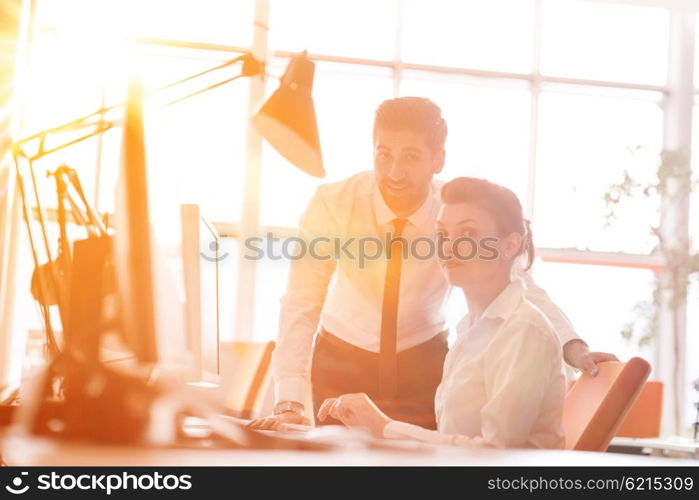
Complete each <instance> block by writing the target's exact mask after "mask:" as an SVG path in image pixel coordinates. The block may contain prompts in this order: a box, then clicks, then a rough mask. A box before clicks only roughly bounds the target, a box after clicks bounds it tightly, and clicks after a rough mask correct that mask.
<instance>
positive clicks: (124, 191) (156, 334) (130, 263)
mask: <svg viewBox="0 0 699 500" xmlns="http://www.w3.org/2000/svg"><path fill="white" fill-rule="evenodd" d="M146 121H147V120H146ZM146 128H147V127H144V113H143V104H142V90H141V87H140V85H139V84H138V82H134V81H132V82H131V83H130V84H129V89H128V94H127V101H126V106H125V116H124V123H123V142H122V158H121V166H120V172H119V179H118V181H117V196H116V206H115V214H114V228H115V235H114V270H115V281H116V286H117V295H118V302H119V317H120V329H119V330H120V332H121V337H122V340H123V341H124V343H125V344H126V345H127V347H128V348H129V349H130V350H131V351H132V352H133V353H134V355H135V357H136V359H138V360H139V361H141V362H143V363H157V364H158V365H161V366H163V367H167V368H168V369H170V368H172V369H179V368H181V369H184V368H185V365H186V362H187V358H188V354H187V347H186V337H185V329H184V326H183V323H184V318H185V316H184V304H183V302H184V301H183V298H182V297H180V296H178V293H177V291H178V290H181V289H182V287H181V286H178V285H180V284H181V280H182V279H183V278H182V276H181V274H182V273H181V269H182V250H181V233H180V224H179V217H180V214H179V210H178V205H177V204H173V203H172V202H168V199H167V196H168V193H174V191H175V190H174V189H173V188H172V187H171V186H170V185H168V182H171V179H172V175H171V172H168V171H167V169H166V168H164V167H165V165H163V164H162V161H161V162H159V161H158V158H157V155H156V154H154V153H153V151H156V152H157V150H158V147H157V146H158V145H157V144H156V147H155V148H153V147H150V146H151V142H152V139H155V141H156V142H158V141H159V140H160V141H163V143H162V144H161V146H162V147H166V146H167V144H166V142H165V140H166V138H162V137H158V134H157V130H156V131H154V132H156V133H154V134H151V130H149V131H148V132H149V133H148V134H147V135H148V144H149V147H148V148H146V139H145V137H146V134H144V130H145V129H146ZM146 163H149V164H151V165H150V167H151V168H148V169H147V168H146ZM178 281H179V283H178Z"/></svg>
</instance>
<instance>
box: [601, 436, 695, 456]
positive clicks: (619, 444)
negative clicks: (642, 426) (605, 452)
mask: <svg viewBox="0 0 699 500" xmlns="http://www.w3.org/2000/svg"><path fill="white" fill-rule="evenodd" d="M610 447H612V448H626V449H632V450H636V451H637V452H638V453H642V454H648V455H653V456H665V455H670V456H681V457H687V458H694V459H699V442H697V441H694V440H692V439H689V438H683V437H680V436H670V437H666V438H628V437H615V438H614V439H612V442H611V444H610Z"/></svg>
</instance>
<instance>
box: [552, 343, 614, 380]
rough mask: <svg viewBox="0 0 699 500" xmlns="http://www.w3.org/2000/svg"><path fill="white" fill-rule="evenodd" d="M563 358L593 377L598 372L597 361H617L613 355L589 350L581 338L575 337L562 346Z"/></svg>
mask: <svg viewBox="0 0 699 500" xmlns="http://www.w3.org/2000/svg"><path fill="white" fill-rule="evenodd" d="M563 359H565V361H566V363H568V364H569V365H570V366H572V367H573V368H577V369H578V370H584V371H586V372H588V373H589V374H590V375H592V376H593V377H594V376H595V375H597V373H599V368H597V363H601V362H603V361H619V359H618V358H617V357H616V356H615V355H614V354H610V353H606V352H590V349H588V347H587V344H585V342H583V341H582V340H579V339H575V340H571V341H569V342H566V344H565V345H564V346H563Z"/></svg>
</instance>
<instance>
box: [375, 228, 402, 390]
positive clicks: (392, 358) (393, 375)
mask: <svg viewBox="0 0 699 500" xmlns="http://www.w3.org/2000/svg"><path fill="white" fill-rule="evenodd" d="M392 222H393V228H394V230H393V235H392V237H391V243H390V249H388V252H389V254H388V262H387V263H386V280H385V281H384V289H383V307H382V309H381V346H380V352H379V394H380V395H381V398H382V399H393V398H395V397H396V395H397V393H398V362H397V361H398V359H397V352H396V351H397V349H396V339H397V333H398V332H397V330H398V294H399V291H400V270H401V264H402V262H403V240H402V239H401V235H402V234H403V228H404V227H405V223H406V222H407V219H393V221H392Z"/></svg>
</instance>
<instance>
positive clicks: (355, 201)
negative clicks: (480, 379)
mask: <svg viewBox="0 0 699 500" xmlns="http://www.w3.org/2000/svg"><path fill="white" fill-rule="evenodd" d="M446 136H447V126H446V123H445V121H444V119H443V118H442V116H441V110H440V109H439V107H438V106H436V105H435V104H434V103H432V102H431V101H429V100H428V99H424V98H418V97H401V98H397V99H391V100H388V101H385V102H383V103H382V104H381V105H380V106H379V108H378V109H377V111H376V117H375V121H374V170H373V172H362V173H359V174H356V175H354V176H352V177H350V178H348V179H346V180H344V181H340V182H336V183H332V184H325V185H322V186H320V187H319V188H318V189H317V191H316V193H315V195H314V197H313V199H312V200H311V201H310V203H309V205H308V207H307V209H306V211H305V212H304V214H303V215H302V217H301V221H300V225H299V232H300V234H299V235H300V237H301V238H302V239H303V240H304V241H305V242H306V243H307V245H306V246H307V249H308V250H309V251H308V252H306V254H305V255H304V256H303V257H301V258H298V259H297V260H294V261H292V263H291V270H290V273H289V284H288V290H287V293H286V295H285V296H284V297H283V299H282V307H281V314H280V333H279V339H278V343H277V347H276V349H275V351H274V355H273V373H274V382H275V410H274V415H273V416H271V417H267V418H263V419H259V420H255V421H253V422H252V423H251V424H250V427H252V428H256V429H274V428H279V425H280V424H307V423H308V419H307V418H306V417H307V414H308V413H307V412H310V411H312V410H315V411H316V412H317V410H318V409H319V407H320V405H321V404H322V403H323V401H324V400H325V399H326V398H332V397H337V396H339V395H341V394H346V393H357V392H364V393H367V394H368V395H369V396H370V397H371V398H372V400H373V401H375V402H376V403H377V405H378V406H379V407H380V408H381V409H382V410H383V411H384V412H385V413H386V414H387V415H388V416H390V417H391V418H394V419H398V420H402V421H407V422H410V423H414V424H417V425H421V426H422V427H427V428H435V425H436V424H435V416H434V395H435V391H436V388H437V386H438V385H439V382H440V380H441V378H442V366H443V362H444V357H445V355H446V352H447V349H448V347H447V341H446V333H447V332H446V331H445V330H444V323H445V319H444V314H443V305H444V302H445V300H446V299H447V297H448V293H449V286H448V284H447V282H446V280H445V278H444V276H443V275H442V273H441V272H440V269H439V267H438V263H437V258H436V255H434V256H433V258H427V259H425V258H418V257H417V256H416V255H414V254H411V255H408V253H410V252H407V251H406V250H410V251H411V252H412V251H413V250H414V249H415V248H417V247H415V246H412V242H414V241H416V240H417V239H423V242H424V241H425V240H426V239H430V240H432V241H434V240H435V239H436V237H437V234H436V228H435V225H436V224H435V220H436V217H437V212H438V210H439V206H440V202H439V188H440V185H441V183H440V182H439V181H437V180H435V179H434V178H433V177H434V176H435V174H438V173H439V172H441V170H442V167H443V166H444V160H445V151H444V144H445V141H446ZM368 237H372V238H375V239H376V240H378V241H386V242H387V243H388V244H387V245H386V248H385V250H386V252H385V256H384V258H381V259H378V258H371V259H370V258H369V257H373V256H375V255H376V254H377V252H375V250H376V249H375V248H370V245H365V244H364V243H366V239H367V238H368ZM362 238H364V240H362ZM338 240H339V241H340V242H341V243H345V244H347V248H349V249H350V252H348V253H349V254H350V255H348V253H340V254H339V258H338V252H337V251H336V250H337V245H333V244H331V243H330V242H333V243H334V242H335V241H338ZM372 241H373V240H372ZM319 242H320V243H319ZM348 242H349V243H348ZM352 251H354V252H355V253H353V252H352ZM357 253H359V254H360V255H357ZM417 253H418V252H415V254H417ZM365 254H366V255H365ZM419 254H420V255H425V254H424V252H422V251H421V252H419ZM364 257H366V258H364ZM522 275H523V278H524V279H525V281H526V283H527V286H528V290H527V293H526V297H527V299H528V300H530V301H531V302H532V303H534V304H535V305H536V306H537V307H538V308H539V309H541V310H542V312H543V313H544V314H545V315H546V316H547V317H548V319H549V320H550V321H551V323H552V324H553V326H554V328H555V329H556V332H557V334H558V335H559V338H560V340H561V345H563V355H564V359H565V360H566V362H567V363H568V364H569V365H571V366H572V367H574V368H577V369H581V370H587V371H589V372H590V373H591V374H595V373H596V371H597V368H596V366H595V365H596V363H598V362H600V361H607V360H614V359H616V358H615V357H614V356H613V355H611V354H605V353H595V352H590V351H589V350H588V347H587V344H585V342H584V341H582V340H581V339H580V338H579V337H578V336H577V334H576V333H575V331H574V330H573V328H572V326H571V324H570V322H569V321H568V319H567V318H566V316H565V314H563V312H562V311H561V310H560V309H558V308H557V307H556V306H555V305H554V304H553V302H551V300H550V298H549V297H548V295H547V294H546V292H544V291H543V290H542V289H541V288H539V287H538V286H536V284H535V283H534V282H533V280H532V279H531V277H529V275H528V274H526V273H523V272H522ZM331 280H332V281H331ZM316 333H317V336H316ZM314 337H316V342H315V346H314V343H313V340H314ZM309 373H310V376H311V387H312V394H313V405H314V409H311V408H305V407H304V404H303V401H304V400H305V393H306V385H307V381H308V375H309Z"/></svg>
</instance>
